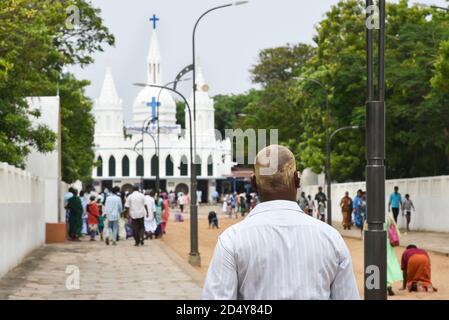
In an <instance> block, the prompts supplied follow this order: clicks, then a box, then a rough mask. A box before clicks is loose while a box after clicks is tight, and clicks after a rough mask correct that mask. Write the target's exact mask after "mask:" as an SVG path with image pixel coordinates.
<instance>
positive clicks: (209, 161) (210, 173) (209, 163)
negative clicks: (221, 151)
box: [207, 155, 214, 177]
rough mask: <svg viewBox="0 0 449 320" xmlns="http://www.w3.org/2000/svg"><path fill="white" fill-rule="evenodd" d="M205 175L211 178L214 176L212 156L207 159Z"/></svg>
mask: <svg viewBox="0 0 449 320" xmlns="http://www.w3.org/2000/svg"><path fill="white" fill-rule="evenodd" d="M207 175H208V176H209V177H212V176H213V175H214V162H213V160H212V155H210V156H209V158H207Z"/></svg>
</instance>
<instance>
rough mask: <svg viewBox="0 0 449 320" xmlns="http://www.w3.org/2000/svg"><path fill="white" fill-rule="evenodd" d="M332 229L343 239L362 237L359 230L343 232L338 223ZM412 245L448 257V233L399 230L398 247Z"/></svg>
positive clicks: (353, 229)
mask: <svg viewBox="0 0 449 320" xmlns="http://www.w3.org/2000/svg"><path fill="white" fill-rule="evenodd" d="M333 227H334V228H336V229H337V230H338V231H339V232H340V233H341V235H342V236H343V237H347V238H354V239H361V238H362V235H361V232H360V230H359V229H357V228H352V229H351V230H343V227H342V225H341V224H340V223H338V222H335V223H334V224H333ZM410 244H414V245H416V246H418V247H419V248H421V249H424V250H427V251H429V252H432V253H435V254H440V255H444V256H447V257H449V233H438V232H418V231H409V232H407V231H405V230H401V234H400V245H401V246H402V247H407V246H408V245H410Z"/></svg>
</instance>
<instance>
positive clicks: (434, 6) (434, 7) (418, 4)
mask: <svg viewBox="0 0 449 320" xmlns="http://www.w3.org/2000/svg"><path fill="white" fill-rule="evenodd" d="M415 4H416V5H417V6H419V7H423V8H431V9H437V10H443V11H448V12H449V8H445V7H440V6H436V5H433V4H427V3H415Z"/></svg>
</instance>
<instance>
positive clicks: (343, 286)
mask: <svg viewBox="0 0 449 320" xmlns="http://www.w3.org/2000/svg"><path fill="white" fill-rule="evenodd" d="M336 242H337V243H338V247H339V249H338V251H339V265H338V269H337V273H336V276H335V278H334V281H333V282H332V285H331V297H330V298H331V300H360V295H359V290H358V288H357V282H356V280H355V275H354V270H353V267H352V259H351V255H350V254H349V250H348V247H347V246H346V244H345V242H344V241H343V239H342V238H341V236H338V239H337V241H336Z"/></svg>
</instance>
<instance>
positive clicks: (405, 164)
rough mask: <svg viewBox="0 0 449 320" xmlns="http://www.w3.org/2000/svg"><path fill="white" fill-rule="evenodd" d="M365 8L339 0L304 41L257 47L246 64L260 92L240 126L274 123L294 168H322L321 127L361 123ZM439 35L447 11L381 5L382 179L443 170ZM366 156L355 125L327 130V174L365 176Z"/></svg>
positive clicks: (448, 24) (445, 29)
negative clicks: (383, 79)
mask: <svg viewBox="0 0 449 320" xmlns="http://www.w3.org/2000/svg"><path fill="white" fill-rule="evenodd" d="M364 6H365V1H359V0H347V1H340V2H338V3H337V4H336V5H334V6H333V7H332V8H331V9H330V10H329V11H328V12H327V13H326V15H325V17H324V18H323V20H322V21H321V22H320V23H319V24H318V25H317V28H316V35H315V37H314V45H313V46H311V47H310V46H306V45H303V44H297V45H287V46H285V47H281V48H271V49H265V50H263V51H262V52H261V53H260V55H259V62H258V64H257V65H256V66H254V67H253V68H252V70H251V73H252V79H253V81H254V82H255V83H257V84H260V85H261V87H262V89H261V90H260V92H259V94H258V97H257V99H255V100H251V101H250V102H248V104H247V106H246V107H245V108H244V111H243V113H245V114H248V115H249V116H248V117H247V119H246V120H245V122H244V124H245V125H246V126H247V127H252V128H256V129H257V128H266V129H268V128H278V129H279V139H280V143H281V144H284V145H286V146H288V147H290V148H291V149H292V150H293V151H294V153H295V154H296V157H297V160H298V165H299V167H300V168H301V169H303V168H306V167H310V168H312V169H313V170H314V171H315V172H318V173H319V172H322V170H323V169H324V160H325V146H326V133H328V134H330V133H331V132H333V131H334V130H336V129H337V128H341V127H345V126H349V125H359V126H361V127H364V126H365V101H366V61H365V59H366V51H365V19H366V17H365V9H364ZM447 39H449V18H448V15H447V13H446V12H442V11H438V10H435V9H431V8H422V7H418V6H411V5H410V4H409V2H408V1H407V0H401V1H399V2H398V3H389V4H388V5H387V42H386V101H387V109H386V125H387V126H386V134H387V135H386V149H387V159H386V163H387V177H388V178H403V177H411V176H427V175H439V174H449V144H448V143H447V141H448V138H449V137H448V135H449V113H448V103H449V85H448V83H449V81H448V80H449V41H448V40H447ZM376 50H377V48H376ZM376 69H377V68H375V70H376ZM298 77H300V78H298ZM307 78H308V79H315V80H318V81H319V82H320V83H321V84H322V86H320V85H319V84H317V83H316V82H313V81H309V80H306V79H307ZM326 98H328V99H329V107H330V128H329V129H328V132H326ZM229 109H232V106H230V107H229ZM231 117H232V115H231V116H230V118H231ZM233 124H234V126H239V125H241V122H233ZM365 163H366V161H365V136H364V130H352V131H344V132H341V133H339V134H338V135H336V136H335V138H334V140H333V141H332V168H333V171H332V176H333V178H334V179H336V180H338V181H351V180H361V179H364V172H365V170H364V166H365Z"/></svg>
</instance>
